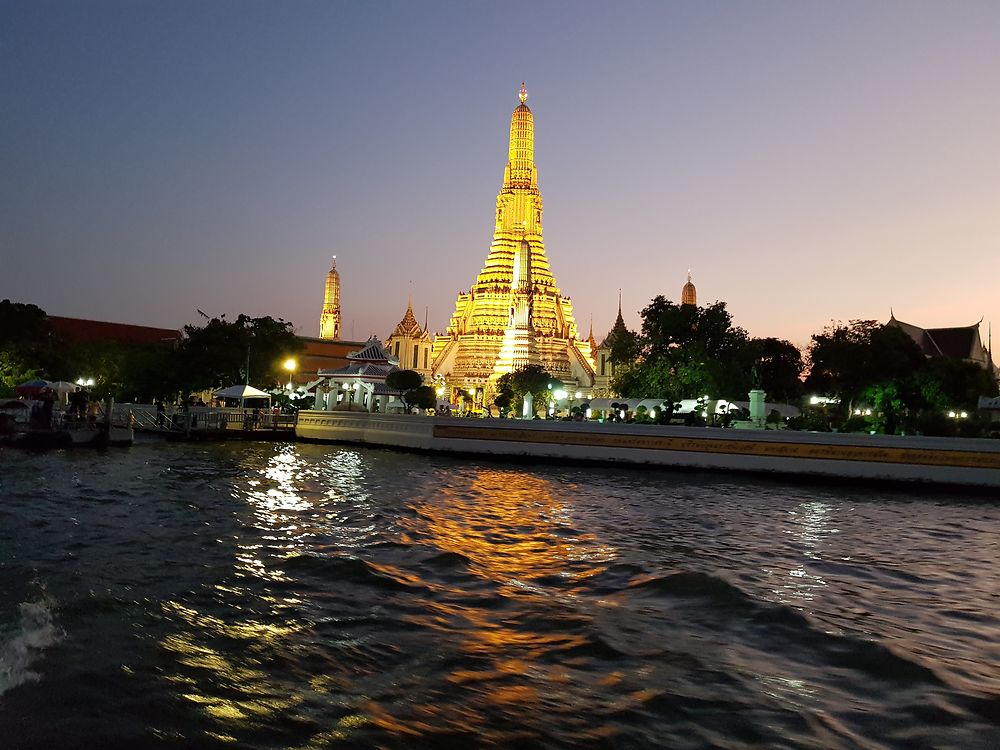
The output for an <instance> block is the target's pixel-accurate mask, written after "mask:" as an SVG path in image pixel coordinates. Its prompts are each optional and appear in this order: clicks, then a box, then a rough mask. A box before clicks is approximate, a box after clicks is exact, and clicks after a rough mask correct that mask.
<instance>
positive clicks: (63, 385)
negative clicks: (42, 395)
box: [49, 380, 80, 396]
mask: <svg viewBox="0 0 1000 750" xmlns="http://www.w3.org/2000/svg"><path fill="white" fill-rule="evenodd" d="M79 387H80V386H78V385H77V384H76V383H69V382H67V381H65V380H56V381H54V382H52V383H49V388H51V389H52V390H54V391H55V392H56V393H58V394H59V395H60V396H61V395H62V394H64V393H73V392H74V391H75V390H76V389H77V388H79Z"/></svg>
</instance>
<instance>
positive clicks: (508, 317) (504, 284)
mask: <svg viewBox="0 0 1000 750" xmlns="http://www.w3.org/2000/svg"><path fill="white" fill-rule="evenodd" d="M527 98H528V94H527V91H526V90H525V87H524V84H521V91H520V99H521V103H520V105H518V107H517V108H516V109H515V110H514V113H513V114H512V115H511V118H510V148H509V151H508V159H507V166H506V167H505V168H504V173H503V186H502V187H501V188H500V194H499V195H497V204H496V222H495V225H494V229H493V243H492V244H491V245H490V251H489V255H487V256H486V262H485V264H484V265H483V270H482V271H480V272H479V276H478V277H477V279H476V282H475V284H473V285H472V287H471V288H470V289H469V291H467V292H462V293H460V294H459V295H458V300H457V301H456V303H455V313H454V314H453V315H452V317H451V322H450V323H449V325H448V329H447V331H446V332H445V333H444V334H443V335H439V336H437V337H436V338H435V339H434V348H433V357H432V361H433V364H432V370H433V374H434V376H435V377H443V378H444V380H445V381H446V382H447V383H448V385H450V386H452V387H453V388H462V389H463V390H469V389H476V390H479V389H484V390H486V389H488V388H489V387H490V386H491V385H492V384H494V383H495V382H496V379H497V378H499V377H500V376H501V375H503V374H505V373H509V372H513V371H514V370H517V369H520V368H522V367H525V366H527V365H541V366H542V367H544V368H545V369H546V370H547V371H548V372H549V373H551V374H552V375H554V376H555V377H556V378H558V379H559V380H561V381H563V383H565V384H567V385H569V386H573V385H576V386H580V387H589V386H591V385H592V384H593V382H594V359H593V356H594V352H593V350H592V348H591V343H590V342H589V341H587V340H584V339H581V338H580V334H579V331H578V330H577V326H576V321H575V320H574V318H573V305H572V303H571V302H570V299H569V297H564V296H562V294H560V292H559V288H558V287H557V286H556V280H555V277H554V276H553V275H552V270H551V269H550V267H549V260H548V258H547V257H546V256H545V244H544V242H543V241H542V195H541V192H540V191H539V189H538V170H537V169H536V168H535V155H534V151H535V124H534V118H533V116H532V114H531V110H530V109H529V108H528V105H527V104H526V103H525V102H526V100H527Z"/></svg>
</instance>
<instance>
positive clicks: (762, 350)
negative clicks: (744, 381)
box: [747, 338, 804, 402]
mask: <svg viewBox="0 0 1000 750" xmlns="http://www.w3.org/2000/svg"><path fill="white" fill-rule="evenodd" d="M747 348H748V350H749V354H750V357H751V358H752V359H753V360H754V361H753V363H752V364H751V371H752V368H753V367H754V365H756V367H757V373H758V375H759V377H760V383H759V387H760V388H763V389H764V391H766V393H767V395H768V399H769V400H771V401H783V402H790V401H794V400H796V399H798V398H799V397H800V396H801V395H802V387H803V386H802V370H803V367H804V365H803V362H802V352H800V351H799V348H798V347H797V346H795V345H794V344H792V343H791V342H789V341H784V340H783V339H776V338H763V339H759V338H755V339H750V341H749V344H748V347H747ZM752 379H753V378H752V376H751V380H752ZM750 385H751V386H752V387H758V384H757V383H753V382H751V383H750Z"/></svg>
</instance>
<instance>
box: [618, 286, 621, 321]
mask: <svg viewBox="0 0 1000 750" xmlns="http://www.w3.org/2000/svg"><path fill="white" fill-rule="evenodd" d="M621 316H622V288H621V287H618V317H619V318H620V317H621Z"/></svg>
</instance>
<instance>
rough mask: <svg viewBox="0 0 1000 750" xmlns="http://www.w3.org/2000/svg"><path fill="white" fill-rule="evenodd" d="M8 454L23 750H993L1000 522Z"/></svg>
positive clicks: (143, 449) (460, 465)
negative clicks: (338, 749) (488, 749)
mask: <svg viewBox="0 0 1000 750" xmlns="http://www.w3.org/2000/svg"><path fill="white" fill-rule="evenodd" d="M0 458H2V459H3V465H4V471H3V472H2V473H0V490H2V493H3V498H4V502H3V504H2V505H0V553H2V557H0V574H2V575H0V732H2V735H3V736H4V737H5V738H8V739H7V740H5V741H6V742H7V743H8V744H7V745H6V746H10V747H32V748H34V747H38V748H41V747H52V746H58V747H81V748H82V747H93V746H100V745H107V746H112V745H116V746H123V747H126V746H127V747H142V746H145V745H151V746H154V745H155V746H162V745H163V744H167V745H177V746H185V747H187V746H198V747H213V746H220V747H222V746H230V747H231V746H239V747H248V748H275V747H286V748H321V747H330V746H344V747H359V748H361V747H407V748H409V747H435V748H437V747H463V748H464V747H478V746H486V745H494V746H499V747H518V748H521V747H526V748H532V747H537V748H570V747H581V746H586V747H595V748H603V747H607V748H611V747H616V748H617V747H629V748H638V747H662V746H669V747H677V748H758V747H787V748H822V749H823V750H828V749H830V748H845V749H846V748H879V749H881V748H921V747H927V748H930V747H935V748H995V747H997V746H1000V606H998V605H1000V598H998V597H1000V595H998V592H1000V572H998V569H997V566H996V560H997V559H998V557H1000V537H998V535H997V529H998V528H1000V508H998V507H996V506H994V505H989V504H982V503H965V502H963V500H962V499H961V498H957V497H951V496H948V495H930V494H922V495H920V496H918V497H913V496H910V495H908V494H907V493H905V492H903V491H889V490H879V491H878V492H876V493H872V492H867V491H864V490H861V489H844V488H824V487H809V488H802V487H796V486H789V485H783V484H780V483H777V482H766V481H754V480H740V481H733V480H731V479H729V478H726V477H720V476H716V475H710V474H699V473H690V474H682V473H676V472H675V473H667V472H658V471H643V470H632V469H629V470H621V471H616V470H611V469H607V468H602V469H596V470H587V469H582V468H574V469H564V468H551V467H544V466H539V467H536V468H525V467H518V468H505V467H502V466H498V465H485V464H476V463H473V462H464V461H458V460H451V459H444V458H427V457H422V456H412V455H406V454H398V453H391V452H380V451H368V450H358V449H354V448H340V447H333V448H331V447H323V446H311V445H295V444H275V445H268V444H239V445H216V446H201V445H191V446H185V445H164V444H148V445H137V446H135V447H134V448H133V449H131V450H129V451H120V452H110V451H109V452H108V453H103V454H102V453H98V454H87V455H85V456H84V455H82V454H80V453H61V452H57V453H51V454H43V455H29V454H7V453H5V454H3V455H2V456H0ZM40 591H44V592H45V593H44V596H42V595H41V594H39V593H38V592H40ZM40 597H42V598H40ZM42 603H44V611H42V610H39V609H38V607H40V606H42ZM26 608H27V609H26ZM26 618H27V619H26ZM10 738H13V739H10ZM10 742H13V744H10Z"/></svg>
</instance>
